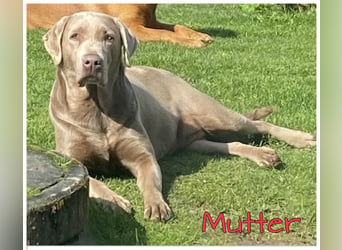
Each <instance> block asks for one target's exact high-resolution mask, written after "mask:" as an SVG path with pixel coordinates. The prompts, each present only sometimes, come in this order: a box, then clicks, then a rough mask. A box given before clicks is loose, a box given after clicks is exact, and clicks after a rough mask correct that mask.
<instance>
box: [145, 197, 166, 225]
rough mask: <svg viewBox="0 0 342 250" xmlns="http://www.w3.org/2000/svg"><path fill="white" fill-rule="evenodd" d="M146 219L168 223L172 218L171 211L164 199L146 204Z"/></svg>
mask: <svg viewBox="0 0 342 250" xmlns="http://www.w3.org/2000/svg"><path fill="white" fill-rule="evenodd" d="M144 217H145V219H150V220H157V221H167V220H168V219H170V217H171V209H170V208H169V206H168V205H167V204H166V202H165V201H163V200H162V199H158V200H154V201H150V202H145V211H144Z"/></svg>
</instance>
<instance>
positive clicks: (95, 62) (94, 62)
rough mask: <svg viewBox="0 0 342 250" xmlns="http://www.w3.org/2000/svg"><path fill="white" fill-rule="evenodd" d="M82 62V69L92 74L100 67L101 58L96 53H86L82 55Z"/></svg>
mask: <svg viewBox="0 0 342 250" xmlns="http://www.w3.org/2000/svg"><path fill="white" fill-rule="evenodd" d="M82 63H83V67H84V69H86V70H87V71H88V73H89V74H93V73H96V72H97V71H98V70H100V69H101V66H102V59H101V58H100V57H99V56H98V55H95V54H88V55H84V56H83V57H82Z"/></svg>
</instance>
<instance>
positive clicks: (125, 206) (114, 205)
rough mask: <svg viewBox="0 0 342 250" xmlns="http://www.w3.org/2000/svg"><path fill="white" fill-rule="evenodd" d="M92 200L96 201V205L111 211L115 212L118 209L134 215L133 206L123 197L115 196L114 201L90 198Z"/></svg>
mask: <svg viewBox="0 0 342 250" xmlns="http://www.w3.org/2000/svg"><path fill="white" fill-rule="evenodd" d="M90 198H91V199H92V200H94V201H95V202H96V203H98V204H100V205H102V206H103V207H105V208H108V209H110V210H113V211H115V210H116V209H118V208H121V209H122V210H124V211H125V212H126V213H129V214H130V213H132V205H131V203H130V202H129V201H128V200H126V199H124V198H123V197H121V196H119V195H118V196H115V197H113V199H112V200H108V199H102V198H94V197H90Z"/></svg>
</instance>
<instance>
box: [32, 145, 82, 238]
mask: <svg viewBox="0 0 342 250" xmlns="http://www.w3.org/2000/svg"><path fill="white" fill-rule="evenodd" d="M87 219H88V172H87V169H86V168H85V167H84V166H83V165H82V164H80V163H78V162H77V161H75V160H72V159H70V158H66V157H64V156H61V155H59V154H57V153H55V152H53V151H47V150H42V149H40V148H37V147H34V148H33V147H30V148H28V150H27V244H28V245H56V244H63V243H65V242H67V241H70V240H71V239H73V238H74V237H76V236H77V235H79V233H80V232H82V230H83V229H84V226H85V224H86V222H87Z"/></svg>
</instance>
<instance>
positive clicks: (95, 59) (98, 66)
mask: <svg viewBox="0 0 342 250" xmlns="http://www.w3.org/2000/svg"><path fill="white" fill-rule="evenodd" d="M102 66H103V60H102V59H101V58H100V57H99V56H98V55H96V54H88V55H84V56H83V57H82V70H81V74H80V77H79V79H78V84H79V85H80V87H83V86H85V85H87V84H99V83H100V82H101V78H102Z"/></svg>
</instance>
